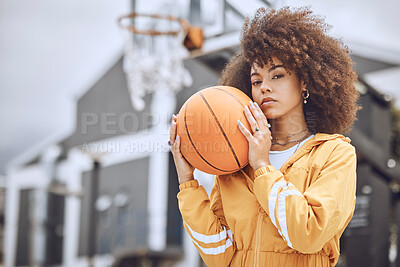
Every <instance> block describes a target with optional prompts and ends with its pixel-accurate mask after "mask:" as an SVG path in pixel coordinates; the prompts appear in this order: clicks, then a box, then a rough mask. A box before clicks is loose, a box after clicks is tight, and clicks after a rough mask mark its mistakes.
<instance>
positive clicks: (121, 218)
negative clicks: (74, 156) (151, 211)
mask: <svg viewBox="0 0 400 267" xmlns="http://www.w3.org/2000/svg"><path fill="white" fill-rule="evenodd" d="M148 167H149V159H148V158H143V159H138V160H135V161H130V162H125V163H121V164H118V165H113V166H109V167H106V168H102V169H101V170H100V183H99V197H102V198H103V204H104V201H105V202H107V201H106V200H107V199H108V200H110V201H112V203H111V205H110V207H109V208H106V209H104V210H102V211H99V212H98V214H99V222H98V229H97V233H98V235H97V237H98V240H97V246H98V247H97V251H98V253H99V254H105V253H110V252H112V253H116V252H120V251H124V250H128V249H129V250H133V249H136V248H137V249H139V248H144V247H147V236H148V216H147V190H148V189H147V187H148V184H147V181H148ZM91 173H92V172H87V173H84V176H83V187H84V192H85V195H84V196H83V198H82V205H81V218H80V220H81V223H80V234H79V255H87V245H88V242H87V233H88V229H89V227H94V226H93V225H88V224H87V220H88V214H89V197H90V190H89V189H88V188H89V179H91ZM121 192H122V193H124V194H128V195H129V202H128V204H127V205H125V206H120V207H118V206H117V205H116V199H115V198H116V196H117V194H118V193H121Z"/></svg>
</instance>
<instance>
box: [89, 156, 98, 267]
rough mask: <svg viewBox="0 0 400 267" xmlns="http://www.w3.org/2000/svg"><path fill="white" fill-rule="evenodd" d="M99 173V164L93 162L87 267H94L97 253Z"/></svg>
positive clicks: (95, 161)
mask: <svg viewBox="0 0 400 267" xmlns="http://www.w3.org/2000/svg"><path fill="white" fill-rule="evenodd" d="M99 171H100V162H99V161H97V160H94V161H93V172H92V179H91V180H90V202H89V203H90V209H89V218H88V225H89V231H88V257H89V266H94V256H95V255H96V253H97V222H98V213H97V210H96V199H97V196H98V195H99Z"/></svg>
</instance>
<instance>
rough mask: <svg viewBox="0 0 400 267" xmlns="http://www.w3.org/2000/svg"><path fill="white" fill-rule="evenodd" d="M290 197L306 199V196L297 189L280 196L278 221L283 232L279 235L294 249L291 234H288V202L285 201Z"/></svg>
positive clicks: (284, 192)
mask: <svg viewBox="0 0 400 267" xmlns="http://www.w3.org/2000/svg"><path fill="white" fill-rule="evenodd" d="M292 186H293V185H292ZM288 196H301V197H304V196H303V195H302V194H301V193H300V192H299V191H297V190H295V189H291V190H287V191H283V192H281V193H280V194H279V202H278V205H279V209H278V221H279V225H280V226H281V230H282V232H281V231H279V233H280V234H281V236H282V237H283V239H284V240H285V241H286V243H287V245H288V246H289V247H290V248H293V247H292V242H290V239H289V233H288V229H287V217H286V202H285V201H286V200H285V199H286V197H288Z"/></svg>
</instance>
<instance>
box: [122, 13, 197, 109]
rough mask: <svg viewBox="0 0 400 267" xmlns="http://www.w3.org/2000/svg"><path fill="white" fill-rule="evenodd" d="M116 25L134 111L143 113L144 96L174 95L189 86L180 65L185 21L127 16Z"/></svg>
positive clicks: (185, 33)
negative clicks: (121, 38)
mask: <svg viewBox="0 0 400 267" xmlns="http://www.w3.org/2000/svg"><path fill="white" fill-rule="evenodd" d="M139 19H142V20H139ZM118 25H119V26H120V27H121V28H122V29H123V31H122V32H123V35H124V38H125V50H124V59H123V69H124V72H125V74H126V78H127V84H128V89H129V92H130V95H131V100H132V105H133V107H134V108H135V109H136V110H138V111H141V110H143V109H144V107H145V102H144V100H143V97H144V96H145V94H146V93H153V92H154V91H155V90H166V91H167V92H169V93H173V94H176V93H177V92H179V91H180V90H181V89H182V88H183V87H184V86H186V87H187V86H190V85H191V84H192V77H191V75H190V73H189V71H188V70H187V69H186V68H185V67H184V65H183V59H184V58H185V57H187V56H188V51H187V49H186V48H185V47H184V45H183V42H184V39H185V37H186V36H187V33H188V31H189V28H190V27H189V26H190V25H189V23H188V22H187V21H186V20H183V19H179V18H176V17H174V16H167V15H165V16H163V15H154V14H153V15H152V14H138V13H131V14H129V15H125V16H121V17H120V18H119V19H118ZM139 27H140V29H139Z"/></svg>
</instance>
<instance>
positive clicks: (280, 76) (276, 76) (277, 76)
mask: <svg viewBox="0 0 400 267" xmlns="http://www.w3.org/2000/svg"><path fill="white" fill-rule="evenodd" d="M283 76H284V75H282V74H277V75H274V77H272V79H280V78H282V77H283Z"/></svg>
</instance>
